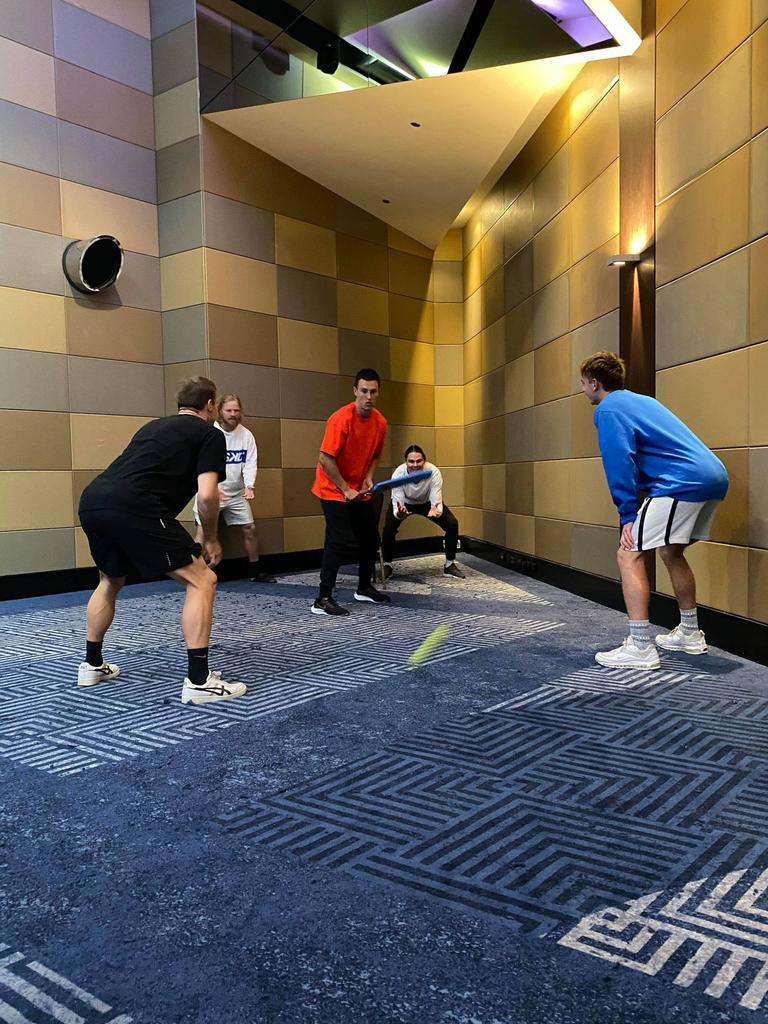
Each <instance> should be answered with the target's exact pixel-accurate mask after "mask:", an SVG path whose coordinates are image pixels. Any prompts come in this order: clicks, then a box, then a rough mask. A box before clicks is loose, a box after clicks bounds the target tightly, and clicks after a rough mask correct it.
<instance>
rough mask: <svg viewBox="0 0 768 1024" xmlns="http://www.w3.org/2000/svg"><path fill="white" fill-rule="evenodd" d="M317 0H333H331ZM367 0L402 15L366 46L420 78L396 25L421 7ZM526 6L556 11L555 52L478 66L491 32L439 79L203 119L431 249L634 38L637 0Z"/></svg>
mask: <svg viewBox="0 0 768 1024" xmlns="http://www.w3.org/2000/svg"><path fill="white" fill-rule="evenodd" d="M323 2H326V3H328V2H330V3H331V5H332V3H333V2H335V0H321V4H322V3H323ZM376 2H378V3H379V5H380V6H381V7H382V10H381V12H380V13H381V14H385V15H386V14H388V13H390V12H391V11H395V12H397V11H399V12H400V13H399V14H398V13H395V14H394V15H393V16H391V17H390V19H389V23H388V22H387V20H386V19H385V21H384V22H383V26H382V25H379V26H377V27H378V28H379V29H380V30H381V31H382V33H383V34H381V36H380V39H379V41H378V45H377V48H376V52H377V53H379V54H382V56H384V57H387V54H386V53H385V52H383V51H384V50H385V48H386V45H390V44H391V45H392V46H395V45H397V47H398V53H399V54H400V62H401V63H400V67H406V68H407V70H408V71H409V72H415V73H416V74H420V73H422V74H423V68H422V67H419V66H418V62H419V56H418V52H417V48H412V50H411V51H410V52H409V53H406V45H405V40H406V38H407V36H406V35H403V34H402V33H401V28H402V24H401V26H399V27H398V26H397V24H396V23H397V22H398V21H399V20H400V19H401V18H402V19H408V18H409V17H410V18H411V19H412V22H411V23H412V26H414V25H417V24H418V19H419V17H421V16H423V15H424V13H425V12H426V10H427V8H429V7H430V4H429V3H414V2H411V3H410V4H405V3H402V2H401V0H376ZM503 2H504V3H506V2H508V0H503ZM536 3H537V4H538V5H539V6H540V7H541V8H542V9H544V8H546V9H547V10H548V13H546V14H545V13H543V11H540V12H539V13H540V14H541V16H542V17H544V18H545V19H547V20H548V21H549V20H550V17H549V16H550V15H551V13H552V11H551V9H552V8H555V7H557V6H558V5H559V7H560V9H561V14H562V15H563V17H562V19H561V21H562V23H563V29H560V28H559V27H558V26H556V25H554V23H552V27H553V28H557V31H558V32H559V33H560V34H561V35H563V36H565V35H566V31H565V30H566V29H567V31H568V32H570V33H571V34H570V35H567V39H568V41H569V42H568V45H566V46H565V47H564V48H561V49H560V54H561V55H560V56H548V57H544V58H542V59H537V60H526V61H524V62H522V63H509V64H505V65H501V66H491V67H488V66H485V67H483V66H482V63H483V62H485V63H486V65H487V64H488V63H494V62H496V61H498V60H499V59H500V54H502V53H503V52H504V51H503V49H500V48H499V42H498V39H499V33H498V31H495V32H492V33H491V34H490V35H489V36H488V37H487V39H486V42H485V43H484V44H483V45H484V48H485V49H484V52H483V49H482V47H481V50H480V51H475V52H473V55H472V59H473V60H474V61H475V62H479V63H480V64H481V68H480V69H478V70H469V71H465V72H462V73H460V74H449V75H446V74H444V73H443V72H440V71H438V72H437V76H436V77H420V78H416V79H415V80H413V81H404V82H402V81H401V82H395V83H393V84H388V85H384V86H374V87H369V88H358V89H350V90H349V91H340V92H334V93H330V94H327V95H314V96H306V95H305V96H304V98H301V99H286V100H284V101H281V102H272V103H269V102H263V103H261V104H259V105H255V106H246V107H242V108H241V109H234V110H233V109H230V110H218V111H216V112H214V113H206V114H204V116H205V117H207V118H208V119H210V120H211V121H213V122H215V123H216V124H218V125H220V126H221V127H222V128H225V129H226V130H227V131H230V132H232V133H233V134H234V135H238V136H239V137H241V138H243V139H244V140H246V141H247V142H249V143H251V144H252V145H254V146H256V147H257V148H259V149H261V150H263V151H265V152H267V153H269V154H270V155H271V156H274V157H275V158H276V159H278V160H280V161H282V162H283V163H286V164H288V165H289V166H291V167H293V168H295V169H296V170H298V171H299V172H301V173H302V174H305V175H306V176H307V177H309V178H312V179H313V180H314V181H317V182H319V183H320V184H322V185H324V186H325V187H326V188H329V189H331V190H332V191H333V192H336V193H337V194H339V195H341V196H343V197H344V198H345V199H348V200H349V201H350V202H352V203H354V204H355V205H357V206H359V207H361V208H362V209H364V210H367V211H368V212H369V213H372V214H374V215H375V216H377V217H379V218H381V219H382V220H384V221H385V222H387V223H389V224H391V225H392V226H393V227H395V228H397V229H399V230H400V231H403V232H404V233H405V234H408V235H410V236H411V237H413V238H415V239H417V240H418V241H420V242H422V243H423V244H424V245H427V246H429V247H430V248H434V247H435V246H436V245H437V244H438V243H439V242H440V241H441V239H442V238H443V237H444V235H445V233H446V231H448V230H449V229H450V227H451V226H452V225H453V224H454V223H455V222H456V220H457V217H459V215H460V214H461V211H462V210H464V208H465V206H466V204H467V202H468V200H469V199H470V198H471V197H472V196H473V195H475V194H477V193H478V192H480V193H482V191H483V189H484V188H489V187H490V186H491V185H492V184H493V182H494V181H495V180H496V178H497V177H498V175H499V174H500V173H501V171H502V170H503V169H504V167H505V166H506V165H507V164H508V163H509V162H510V161H511V160H512V159H514V157H515V156H516V154H517V153H518V152H519V151H520V150H521V149H522V147H523V146H524V145H525V143H526V142H527V141H528V139H529V138H530V137H531V135H533V133H534V132H535V131H536V129H537V128H538V127H539V125H540V124H541V122H542V121H543V120H544V118H545V117H546V116H547V114H548V113H549V111H550V110H551V109H552V108H553V106H554V105H555V103H556V102H557V100H558V99H559V98H560V97H561V96H562V94H563V93H564V91H565V90H566V89H567V88H568V86H569V85H570V83H571V82H572V81H573V79H574V78H575V77H576V75H577V74H578V72H579V70H580V69H581V67H583V63H584V61H585V60H586V59H605V58H606V57H609V56H610V57H615V56H616V55H617V54H625V53H631V52H633V50H634V49H635V48H636V46H637V45H638V44H639V36H638V35H637V33H636V31H635V25H637V20H636V18H637V14H638V11H637V8H639V0H536ZM441 4H442V5H443V9H444V10H445V11H446V12H447V11H448V10H449V9H451V10H452V11H453V12H454V14H455V13H457V12H458V11H460V10H462V9H463V10H464V11H466V0H441ZM587 4H588V5H589V9H590V10H592V11H594V13H595V14H596V15H598V17H599V19H600V22H601V23H602V24H603V25H605V26H606V28H608V29H609V30H610V32H611V35H612V40H611V45H605V44H604V43H602V44H600V48H599V49H594V50H592V51H591V52H585V51H584V50H583V49H581V47H580V46H576V45H574V44H573V37H575V36H577V35H578V33H579V32H582V33H583V32H584V22H583V19H582V18H581V14H582V13H583V10H584V9H585V6H586V5H587ZM227 6H228V7H230V8H231V7H232V6H233V5H232V4H231V3H229V4H228V5H227ZM470 6H471V5H470ZM313 7H314V5H311V6H310V8H309V9H312V8H313ZM406 8H407V10H405V9H406ZM569 17H570V22H568V18H569ZM627 19H629V21H628V20H627ZM566 23H567V24H566ZM499 25H500V23H499ZM499 25H497V26H496V28H497V29H498V28H499ZM393 26H394V27H393ZM345 27H348V25H345ZM491 27H492V26H491ZM384 29H386V33H384ZM395 29H397V30H398V31H395ZM589 30H590V31H594V27H593V26H589ZM353 31H354V29H353ZM451 31H453V32H454V34H455V31H454V30H451ZM398 32H400V35H398ZM385 36H386V38H385ZM411 38H413V37H411ZM552 38H553V37H552V36H551V35H548V34H547V31H544V32H543V33H542V34H541V35H540V36H538V37H537V39H539V40H544V42H545V44H546V45H550V44H549V42H547V40H551V39H552ZM398 39H399V40H400V42H399V43H398V42H397V41H398ZM393 40H394V42H393ZM278 45H279V40H278ZM536 45H541V43H537V44H536ZM372 49H373V47H372ZM516 49H517V52H518V53H519V52H520V51H521V49H524V47H523V46H522V44H519V45H517V46H516ZM564 51H565V52H564ZM574 51H575V52H574ZM478 52H479V56H478ZM550 52H551V50H550ZM406 57H407V60H406ZM414 65H416V66H414ZM468 66H470V67H471V66H472V61H470V62H469V64H468ZM443 71H444V69H443ZM412 122H415V123H416V125H418V127H414V126H413V124H412ZM385 200H388V202H385Z"/></svg>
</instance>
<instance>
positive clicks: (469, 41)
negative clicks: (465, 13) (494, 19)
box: [448, 0, 496, 75]
mask: <svg viewBox="0 0 768 1024" xmlns="http://www.w3.org/2000/svg"><path fill="white" fill-rule="evenodd" d="M495 3H496V0H477V3H476V4H475V6H474V8H473V9H472V13H471V14H470V16H469V21H468V22H467V27H466V28H465V29H464V31H463V33H462V35H461V39H460V40H459V45H458V46H457V47H456V52H455V53H454V55H453V59H452V60H451V64H450V67H449V68H448V74H449V75H455V74H456V73H457V72H459V71H463V70H464V68H465V67H466V66H467V61H468V60H469V58H470V56H471V54H472V51H473V50H474V48H475V43H476V42H477V40H478V39H479V38H480V33H481V32H482V31H483V29H484V28H485V23H486V21H487V20H488V15H489V14H490V13H491V10H492V9H493V5H494V4H495Z"/></svg>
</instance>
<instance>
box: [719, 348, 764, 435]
mask: <svg viewBox="0 0 768 1024" xmlns="http://www.w3.org/2000/svg"><path fill="white" fill-rule="evenodd" d="M747 354H748V378H747V379H748V381H749V382H750V387H749V441H748V443H749V444H752V445H754V444H768V402H766V400H765V388H764V386H763V382H764V381H766V380H768V344H763V345H753V346H752V347H751V348H750V349H748V350H747ZM752 382H754V383H752ZM727 383H730V381H728V382H727ZM739 383H741V381H739ZM744 393H745V392H743V391H742V394H744ZM723 394H728V392H727V391H725V389H724V390H723ZM731 394H733V395H734V396H736V395H738V392H731ZM734 404H737V400H736V398H735V397H734ZM738 404H741V405H743V404H744V403H743V402H741V403H738ZM734 411H735V410H734ZM733 443H735V444H744V443H747V442H744V441H736V442H733ZM721 444H724V442H721Z"/></svg>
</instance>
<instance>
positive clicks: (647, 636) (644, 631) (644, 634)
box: [629, 619, 651, 649]
mask: <svg viewBox="0 0 768 1024" xmlns="http://www.w3.org/2000/svg"><path fill="white" fill-rule="evenodd" d="M629 635H630V636H631V637H632V639H633V640H634V641H635V643H636V644H637V646H638V647H639V648H641V649H643V648H645V647H650V646H651V623H650V622H649V621H648V619H637V620H633V619H630V620H629Z"/></svg>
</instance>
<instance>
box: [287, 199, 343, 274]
mask: <svg viewBox="0 0 768 1024" xmlns="http://www.w3.org/2000/svg"><path fill="white" fill-rule="evenodd" d="M275 262H276V263H281V264H282V265H283V266H286V267H295V268H296V269H297V270H308V271H311V272H312V273H313V274H326V275H327V276H329V277H335V276H336V234H335V232H333V231H329V230H328V229H327V228H320V227H317V226H316V225H314V224H307V223H305V222H304V221H301V220H294V219H293V218H292V217H282V216H280V214H278V215H277V216H276V217H275Z"/></svg>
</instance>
